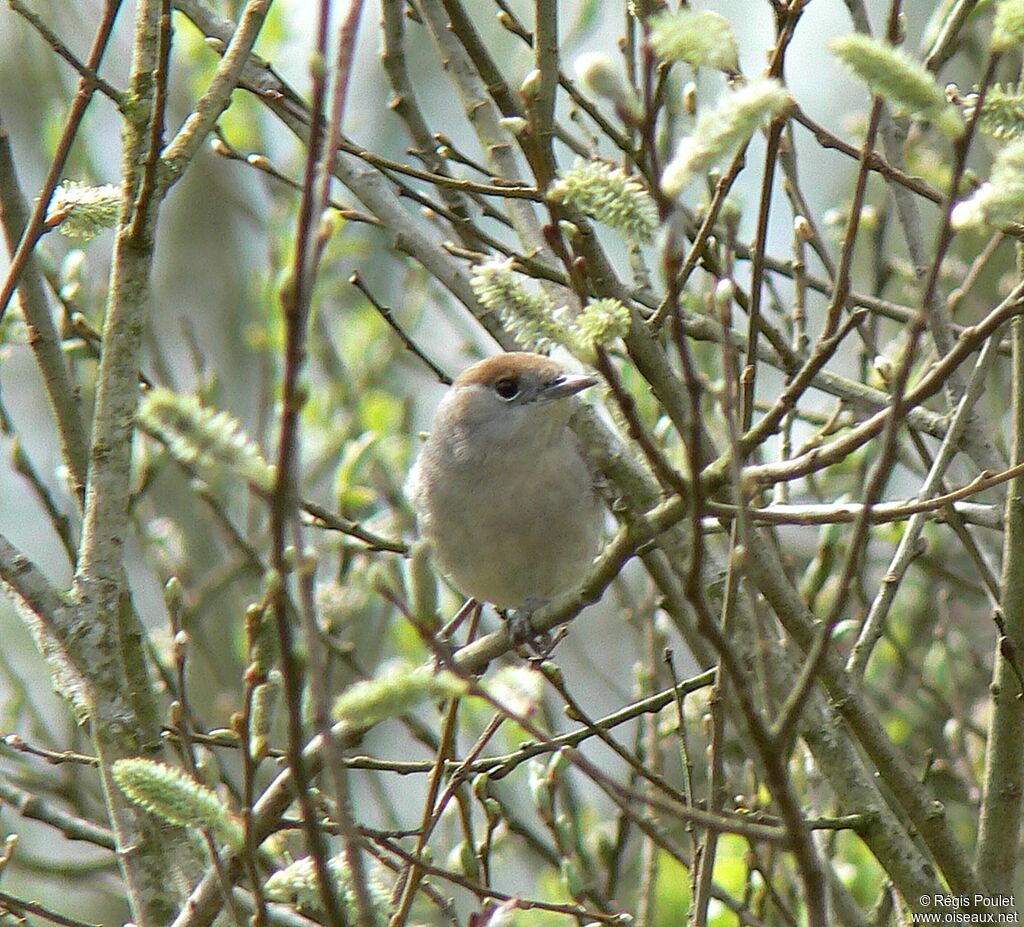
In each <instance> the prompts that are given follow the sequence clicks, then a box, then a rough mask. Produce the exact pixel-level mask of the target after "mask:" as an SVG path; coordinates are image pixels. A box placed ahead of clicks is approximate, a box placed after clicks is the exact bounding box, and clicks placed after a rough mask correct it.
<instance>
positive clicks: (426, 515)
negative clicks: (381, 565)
mask: <svg viewBox="0 0 1024 927" xmlns="http://www.w3.org/2000/svg"><path fill="white" fill-rule="evenodd" d="M596 382H597V381H596V380H595V379H594V378H592V377H588V376H584V375H582V374H575V373H570V372H569V371H568V370H566V369H565V367H563V366H562V365H561V364H560V363H558V362H557V361H554V360H552V359H551V358H548V357H544V356H542V355H540V354H530V353H525V352H522V353H519V352H515V353H509V354H502V355H499V356H497V357H491V358H488V359H487V360H483V361H480V362H478V363H476V364H473V365H472V366H471V367H469V368H467V369H466V370H464V371H463V372H462V374H461V375H460V376H459V377H458V378H457V379H456V380H455V382H454V383H453V384H452V385H451V387H450V388H449V390H448V393H447V394H446V395H445V397H444V399H443V400H442V401H441V404H440V406H439V407H438V409H437V412H436V414H435V415H434V421H433V424H432V426H431V430H430V437H429V438H428V439H427V441H426V443H425V444H424V446H423V449H422V450H421V452H420V455H419V458H418V459H417V461H416V463H415V465H414V466H413V469H412V471H411V472H410V474H409V480H408V483H407V488H408V490H409V495H410V498H411V499H412V502H413V505H414V506H415V508H416V511H417V513H418V516H419V518H418V521H419V529H420V533H421V535H422V536H423V537H424V538H426V539H428V540H429V541H430V542H431V546H432V547H433V550H434V555H435V558H436V560H437V562H438V565H439V566H440V567H441V569H442V570H443V571H444V573H445V574H446V575H447V576H448V577H449V578H450V579H451V581H452V582H453V583H454V584H455V586H456V587H457V588H458V589H459V591H460V592H463V593H465V594H466V595H467V596H471V597H473V598H475V599H478V600H480V601H483V602H490V603H491V604H493V605H495V606H496V607H497V608H499V609H502V610H505V609H515V610H516V611H515V613H513V615H512V624H511V626H510V633H511V635H512V637H513V639H518V640H523V639H529V638H530V637H532V630H531V629H530V625H529V617H530V615H531V614H532V613H533V612H534V611H536V609H537V608H538V607H539V606H540V605H542V604H543V603H544V602H546V601H548V600H550V599H551V598H553V597H554V596H556V595H558V594H560V593H564V592H569V591H571V590H573V589H575V588H576V587H577V586H579V585H580V583H581V582H582V581H583V578H584V577H585V575H586V573H587V570H588V568H589V566H590V564H591V562H592V561H593V559H594V556H595V555H596V554H597V551H598V548H599V546H600V541H601V526H602V522H603V512H602V506H601V500H600V497H599V496H598V494H597V492H596V490H595V487H594V479H593V475H592V473H591V471H590V469H589V467H588V466H587V463H586V461H585V460H584V458H583V455H582V454H581V452H580V449H579V445H578V443H577V440H576V436H575V435H574V434H573V432H572V430H571V429H570V428H569V427H568V426H569V417H570V415H571V414H572V411H573V408H574V407H575V405H576V402H577V400H575V399H573V397H574V396H575V395H576V394H577V393H579V392H580V391H581V390H584V389H587V388H588V387H590V386H593V385H595V383H596ZM517 619H518V620H517Z"/></svg>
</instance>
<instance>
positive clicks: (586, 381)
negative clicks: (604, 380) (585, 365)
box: [540, 373, 597, 401]
mask: <svg viewBox="0 0 1024 927" xmlns="http://www.w3.org/2000/svg"><path fill="white" fill-rule="evenodd" d="M591 386H597V380H596V379H595V378H594V377H588V376H584V375H583V374H581V373H566V374H563V375H562V376H560V377H559V378H558V379H557V380H555V382H554V383H552V384H551V385H550V386H545V387H544V391H543V392H542V393H541V395H540V398H541V399H543V400H545V401H547V400H549V399H565V398H566V397H567V396H575V395H576V393H578V392H580V391H581V390H585V389H589V388H590V387H591Z"/></svg>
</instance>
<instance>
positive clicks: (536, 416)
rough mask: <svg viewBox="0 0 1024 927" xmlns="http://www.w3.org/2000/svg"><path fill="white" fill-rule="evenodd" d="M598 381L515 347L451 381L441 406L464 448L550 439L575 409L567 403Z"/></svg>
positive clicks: (507, 446) (522, 444)
mask: <svg viewBox="0 0 1024 927" xmlns="http://www.w3.org/2000/svg"><path fill="white" fill-rule="evenodd" d="M596 383H597V380H595V379H594V378H593V377H589V376H585V375H583V374H578V373H570V372H569V371H568V370H566V368H565V367H564V366H563V365H562V364H560V363H558V361H555V360H552V359H551V358H550V357H544V356H543V355H541V354H530V353H527V352H513V353H509V354H499V355H498V356H497V357H489V358H487V359H486V360H482V361H479V362H478V363H476V364H473V365H472V366H471V367H468V368H467V369H466V370H464V371H463V372H462V373H461V374H460V375H459V377H458V379H456V381H455V382H454V383H453V384H452V386H451V389H450V390H449V392H448V395H447V396H446V397H445V399H444V401H443V402H442V404H441V408H440V409H439V410H438V413H439V414H438V419H439V420H438V422H435V425H437V424H442V425H443V426H447V429H450V430H451V432H452V434H453V436H454V435H455V434H457V435H458V438H457V440H458V441H459V443H460V444H461V445H463V447H462V448H461V449H462V450H463V451H464V452H468V453H469V454H471V455H475V454H476V453H478V452H479V451H480V450H481V449H485V450H490V449H491V448H494V449H496V450H502V451H507V450H509V449H510V448H512V447H519V448H520V449H525V448H528V447H530V446H535V445H537V444H543V443H549V442H550V441H551V440H552V439H553V438H554V437H555V436H556V435H557V433H558V431H559V430H560V429H561V428H564V427H565V425H566V424H567V423H568V421H569V416H570V415H571V414H572V409H573V404H572V403H571V402H566V401H565V400H567V399H569V398H570V397H572V396H575V395H576V394H577V393H578V392H580V391H581V390H584V389H587V388H588V387H591V386H594V385H595V384H596Z"/></svg>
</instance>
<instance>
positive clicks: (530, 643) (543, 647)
mask: <svg viewBox="0 0 1024 927" xmlns="http://www.w3.org/2000/svg"><path fill="white" fill-rule="evenodd" d="M547 603H548V600H547V599H542V598H541V597H540V596H536V595H531V596H528V597H527V598H526V601H524V602H523V603H522V605H520V606H519V607H518V608H516V609H513V610H511V611H504V612H503V613H502V617H503V618H504V619H505V622H506V624H507V625H508V637H509V640H510V641H511V642H512V644H513V645H514V646H515V647H523V646H526V647H529V648H530V649H531V650H533V651H534V653H536V654H538V655H540V656H546V655H547V654H548V653H549V652H550V649H551V636H550V635H549V634H548V633H547V632H546V631H542V632H541V633H540V634H538V633H537V631H536V629H535V628H534V627H533V616H534V615H535V614H536V613H537V612H538V611H539V610H540V609H541V608H542V607H543V606H545V605H547ZM538 645H539V646H538Z"/></svg>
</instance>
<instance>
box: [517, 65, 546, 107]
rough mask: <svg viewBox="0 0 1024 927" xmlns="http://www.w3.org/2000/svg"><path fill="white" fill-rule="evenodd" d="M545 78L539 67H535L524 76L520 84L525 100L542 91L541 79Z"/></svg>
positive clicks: (534, 96)
mask: <svg viewBox="0 0 1024 927" xmlns="http://www.w3.org/2000/svg"><path fill="white" fill-rule="evenodd" d="M543 79H544V75H543V74H541V72H540V69H539V68H534V69H533V70H532V71H530V73H529V74H527V75H526V77H524V78H523V82H522V83H521V84H520V85H519V93H520V94H521V95H522V97H523V99H524V100H533V99H535V98H536V96H537V94H539V93H540V87H541V81H542V80H543Z"/></svg>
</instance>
